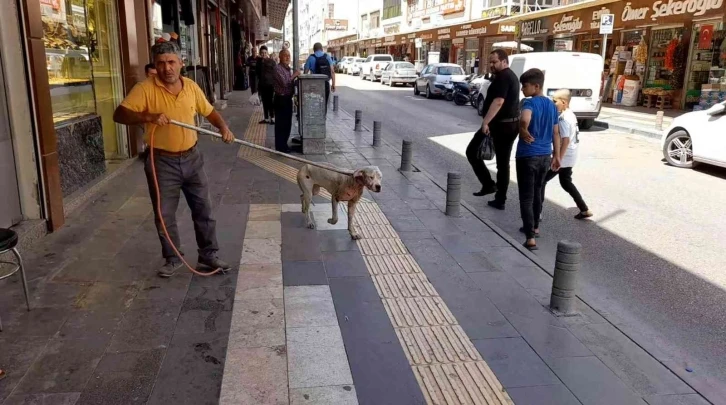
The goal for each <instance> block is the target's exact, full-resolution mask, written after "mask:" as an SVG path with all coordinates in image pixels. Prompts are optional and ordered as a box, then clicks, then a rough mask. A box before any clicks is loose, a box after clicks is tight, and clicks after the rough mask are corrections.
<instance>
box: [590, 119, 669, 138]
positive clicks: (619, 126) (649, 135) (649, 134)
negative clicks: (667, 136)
mask: <svg viewBox="0 0 726 405" xmlns="http://www.w3.org/2000/svg"><path fill="white" fill-rule="evenodd" d="M595 126H597V127H600V128H605V129H614V130H616V131H621V132H625V133H628V134H633V135H640V136H644V137H646V138H651V139H661V137H662V136H663V133H662V132H659V131H658V130H657V129H653V130H646V129H638V128H632V127H628V126H625V125H622V124H611V123H609V122H605V121H597V120H596V121H595Z"/></svg>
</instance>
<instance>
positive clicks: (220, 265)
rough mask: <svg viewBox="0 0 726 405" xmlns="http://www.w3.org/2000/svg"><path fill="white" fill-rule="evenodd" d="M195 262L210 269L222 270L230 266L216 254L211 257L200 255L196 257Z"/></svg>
mask: <svg viewBox="0 0 726 405" xmlns="http://www.w3.org/2000/svg"><path fill="white" fill-rule="evenodd" d="M197 264H201V265H204V266H207V267H209V268H211V269H215V270H216V269H220V270H222V271H227V270H229V269H231V268H232V266H230V265H229V264H227V263H225V262H223V261H222V260H220V259H219V258H218V257H217V256H211V257H201V256H199V258H198V259H197Z"/></svg>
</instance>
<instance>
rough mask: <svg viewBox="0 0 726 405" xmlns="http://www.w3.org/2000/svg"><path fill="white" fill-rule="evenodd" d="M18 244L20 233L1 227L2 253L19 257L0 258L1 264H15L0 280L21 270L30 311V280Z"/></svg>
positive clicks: (26, 301)
mask: <svg viewBox="0 0 726 405" xmlns="http://www.w3.org/2000/svg"><path fill="white" fill-rule="evenodd" d="M17 245H18V234H17V233H15V231H13V230H10V229H5V228H0V255H2V254H4V253H7V252H13V254H14V255H15V259H17V262H7V261H2V260H0V264H10V265H13V266H14V268H13V269H12V270H10V273H8V274H5V275H2V276H0V280H3V279H6V278H8V277H10V276H12V275H13V274H15V273H17V272H18V271H20V279H21V280H22V282H23V291H24V292H25V305H27V306H28V311H30V298H29V296H28V280H26V279H25V268H24V267H23V258H22V257H20V252H18V249H16V248H15V246H17ZM2 330H3V323H2V320H1V319H0V332H2Z"/></svg>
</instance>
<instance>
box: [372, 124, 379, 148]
mask: <svg viewBox="0 0 726 405" xmlns="http://www.w3.org/2000/svg"><path fill="white" fill-rule="evenodd" d="M379 146H381V121H373V147H379Z"/></svg>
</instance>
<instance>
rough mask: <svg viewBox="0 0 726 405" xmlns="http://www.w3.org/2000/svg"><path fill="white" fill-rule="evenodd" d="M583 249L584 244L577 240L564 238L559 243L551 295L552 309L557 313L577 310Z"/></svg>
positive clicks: (571, 312)
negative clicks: (579, 271) (578, 274)
mask: <svg viewBox="0 0 726 405" xmlns="http://www.w3.org/2000/svg"><path fill="white" fill-rule="evenodd" d="M581 251H582V245H580V244H579V243H577V242H569V241H566V240H563V241H560V242H559V243H558V244H557V256H556V259H555V275H554V278H553V280H552V295H551V296H550V309H551V310H552V311H554V312H556V313H559V314H563V315H571V314H573V313H574V312H575V300H576V299H577V297H576V294H577V271H578V270H579V269H580V252H581Z"/></svg>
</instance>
